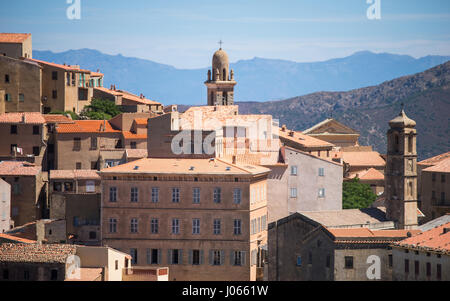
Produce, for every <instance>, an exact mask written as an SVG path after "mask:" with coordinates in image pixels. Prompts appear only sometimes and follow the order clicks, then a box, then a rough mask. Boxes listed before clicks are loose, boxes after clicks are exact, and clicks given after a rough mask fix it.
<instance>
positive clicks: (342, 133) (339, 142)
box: [303, 118, 360, 147]
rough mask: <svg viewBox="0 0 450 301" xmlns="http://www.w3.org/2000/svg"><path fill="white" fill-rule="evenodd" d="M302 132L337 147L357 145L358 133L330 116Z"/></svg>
mask: <svg viewBox="0 0 450 301" xmlns="http://www.w3.org/2000/svg"><path fill="white" fill-rule="evenodd" d="M303 134H305V135H308V136H311V137H314V138H317V139H320V140H323V141H326V142H329V143H331V144H333V145H335V146H337V147H349V146H358V145H359V143H358V139H359V136H360V135H359V133H358V132H357V131H355V130H354V129H352V128H350V127H348V126H346V125H344V124H342V123H340V122H338V121H337V120H335V119H332V118H328V119H326V120H324V121H322V122H320V123H318V124H316V125H314V126H313V127H311V128H309V129H307V130H305V131H303Z"/></svg>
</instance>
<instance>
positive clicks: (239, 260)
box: [231, 251, 245, 266]
mask: <svg viewBox="0 0 450 301" xmlns="http://www.w3.org/2000/svg"><path fill="white" fill-rule="evenodd" d="M231 255H232V257H231V262H232V265H234V266H243V265H245V261H244V260H245V252H244V251H232V252H231Z"/></svg>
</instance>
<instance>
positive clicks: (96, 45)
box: [0, 0, 450, 69]
mask: <svg viewBox="0 0 450 301" xmlns="http://www.w3.org/2000/svg"><path fill="white" fill-rule="evenodd" d="M74 1H80V19H69V18H68V17H67V10H68V8H69V7H70V6H71V5H73V3H74ZM375 1H379V3H380V6H379V7H380V19H375V20H374V19H369V18H368V17H367V10H368V9H369V8H370V7H372V5H374V4H375V3H374V2H375ZM367 2H370V3H367ZM0 7H1V9H0V32H27V33H32V35H33V49H35V50H51V51H53V52H61V51H66V50H69V49H82V48H90V49H97V50H99V51H101V52H104V53H107V54H113V55H116V54H122V55H123V56H130V57H139V58H144V59H149V60H152V61H156V62H158V63H164V64H169V65H172V66H175V67H177V68H187V69H192V68H201V67H206V66H208V65H209V64H210V61H211V56H212V53H213V52H214V51H215V50H216V49H217V48H218V47H219V44H218V42H219V40H222V41H223V46H222V47H223V48H224V49H225V50H226V51H227V53H228V55H229V57H230V60H231V62H236V61H238V60H243V59H252V58H254V57H261V58H273V59H284V60H291V61H296V62H313V61H323V60H327V59H331V58H339V57H344V56H348V55H351V54H352V53H354V52H357V51H362V50H369V51H373V52H377V53H379V52H389V53H396V54H408V55H411V56H413V57H416V58H417V57H422V56H426V55H450V1H448V0H427V1H424V0H229V1H224V0H222V1H219V0H127V1H117V0H39V1H36V0H14V1H7V0H0Z"/></svg>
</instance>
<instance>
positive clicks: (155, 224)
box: [150, 218, 159, 234]
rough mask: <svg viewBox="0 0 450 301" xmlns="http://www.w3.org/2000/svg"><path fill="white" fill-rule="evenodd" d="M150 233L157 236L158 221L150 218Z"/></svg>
mask: <svg viewBox="0 0 450 301" xmlns="http://www.w3.org/2000/svg"><path fill="white" fill-rule="evenodd" d="M150 231H151V233H152V234H158V231H159V220H158V219H157V218H152V220H151V222H150Z"/></svg>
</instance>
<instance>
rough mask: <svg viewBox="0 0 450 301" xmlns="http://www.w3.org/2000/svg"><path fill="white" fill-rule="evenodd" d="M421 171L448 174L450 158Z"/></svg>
mask: <svg viewBox="0 0 450 301" xmlns="http://www.w3.org/2000/svg"><path fill="white" fill-rule="evenodd" d="M422 171H431V172H445V173H449V172H450V157H448V158H446V159H443V160H441V161H440V162H439V163H437V164H436V165H434V166H431V167H427V168H425V169H424V170H422Z"/></svg>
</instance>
